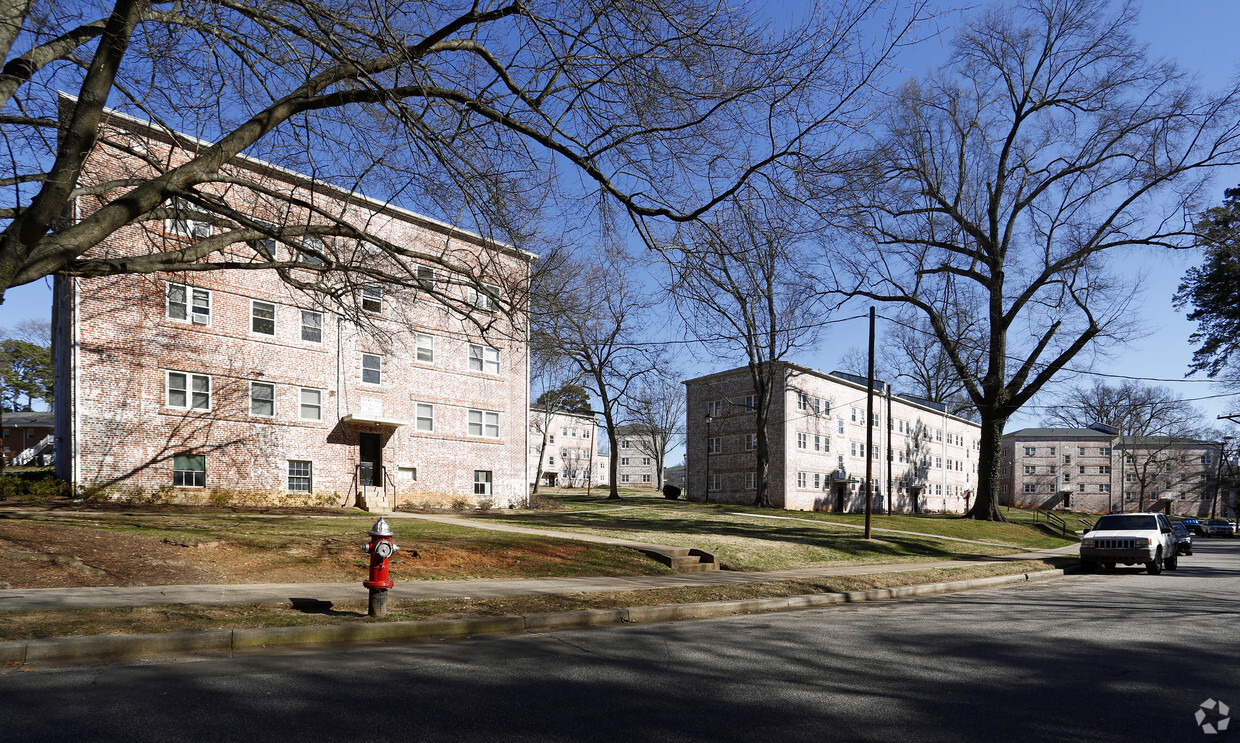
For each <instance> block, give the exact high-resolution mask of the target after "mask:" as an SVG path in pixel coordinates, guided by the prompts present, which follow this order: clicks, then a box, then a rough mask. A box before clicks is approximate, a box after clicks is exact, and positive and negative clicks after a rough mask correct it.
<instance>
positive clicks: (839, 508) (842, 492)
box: [835, 482, 848, 513]
mask: <svg viewBox="0 0 1240 743" xmlns="http://www.w3.org/2000/svg"><path fill="white" fill-rule="evenodd" d="M847 495H848V483H844V482H841V483H838V484H837V485H836V486H835V512H836V513H843V512H844V498H845V497H847Z"/></svg>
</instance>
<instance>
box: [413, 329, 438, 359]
mask: <svg viewBox="0 0 1240 743" xmlns="http://www.w3.org/2000/svg"><path fill="white" fill-rule="evenodd" d="M414 344H415V345H416V346H417V359H418V361H421V362H422V363H424V364H433V363H435V336H433V335H427V334H426V333H415V334H414Z"/></svg>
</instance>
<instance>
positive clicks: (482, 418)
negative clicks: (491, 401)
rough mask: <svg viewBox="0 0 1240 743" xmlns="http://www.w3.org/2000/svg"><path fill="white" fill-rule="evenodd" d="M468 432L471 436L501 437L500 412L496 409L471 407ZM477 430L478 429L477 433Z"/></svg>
mask: <svg viewBox="0 0 1240 743" xmlns="http://www.w3.org/2000/svg"><path fill="white" fill-rule="evenodd" d="M467 420H468V423H467V429H466V430H467V432H468V434H469V435H470V436H474V437H476V438H484V439H498V438H499V430H500V429H499V412H498V411H495V410H478V409H475V408H470V409H469V413H468V419H467ZM475 431H477V432H476V433H475Z"/></svg>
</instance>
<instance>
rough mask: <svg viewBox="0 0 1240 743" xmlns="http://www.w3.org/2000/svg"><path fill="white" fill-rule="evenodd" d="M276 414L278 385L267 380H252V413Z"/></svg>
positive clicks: (269, 415) (268, 415)
mask: <svg viewBox="0 0 1240 743" xmlns="http://www.w3.org/2000/svg"><path fill="white" fill-rule="evenodd" d="M275 414H276V386H275V385H274V384H269V383H267V382H250V415H262V416H266V417H271V416H273V415H275Z"/></svg>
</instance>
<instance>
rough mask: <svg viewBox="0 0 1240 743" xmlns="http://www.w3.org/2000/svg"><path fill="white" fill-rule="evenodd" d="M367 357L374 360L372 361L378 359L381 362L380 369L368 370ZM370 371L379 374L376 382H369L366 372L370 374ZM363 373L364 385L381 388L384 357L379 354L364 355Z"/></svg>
mask: <svg viewBox="0 0 1240 743" xmlns="http://www.w3.org/2000/svg"><path fill="white" fill-rule="evenodd" d="M367 357H369V358H372V359H378V360H379V368H378V369H368V368H367V367H366V359H367ZM368 371H369V372H374V373H375V374H377V375H378V377H377V378H376V380H375V381H373V382H371V381H369V380H367V379H366V372H368ZM361 373H362V384H367V385H371V386H374V387H379V386H381V385H382V384H383V356H382V355H380V354H377V353H364V354H362V365H361Z"/></svg>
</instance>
